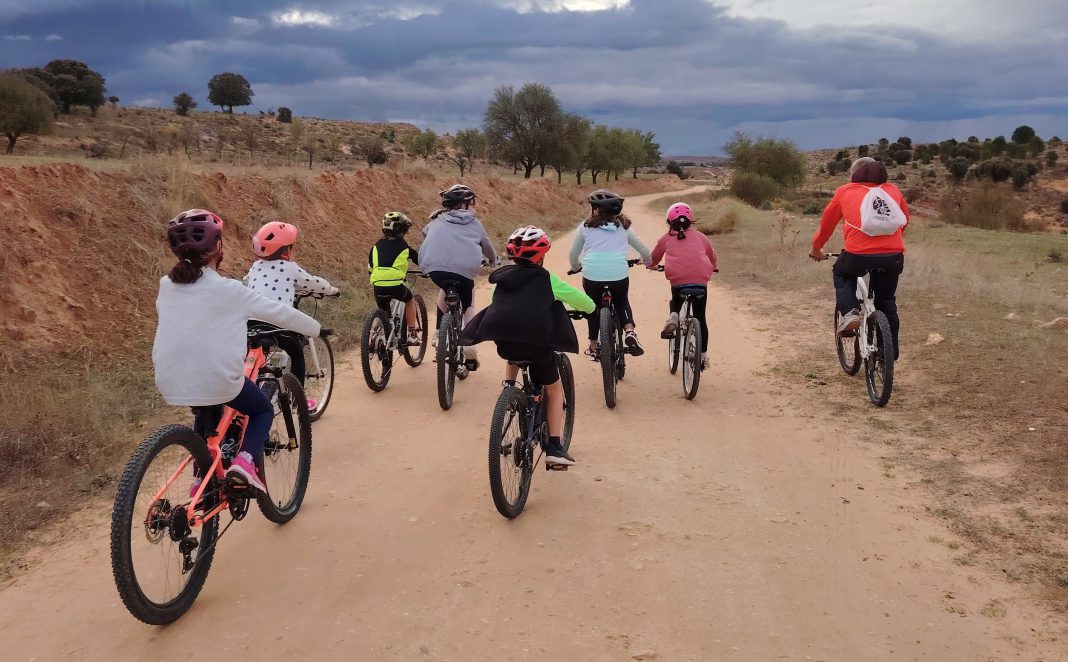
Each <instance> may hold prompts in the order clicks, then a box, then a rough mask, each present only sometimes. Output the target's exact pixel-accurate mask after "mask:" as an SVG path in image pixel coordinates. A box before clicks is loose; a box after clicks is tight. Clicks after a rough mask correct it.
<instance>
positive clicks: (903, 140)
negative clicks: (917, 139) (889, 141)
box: [897, 136, 912, 149]
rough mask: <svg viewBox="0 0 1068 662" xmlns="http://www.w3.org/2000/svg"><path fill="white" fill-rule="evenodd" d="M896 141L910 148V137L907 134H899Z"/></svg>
mask: <svg viewBox="0 0 1068 662" xmlns="http://www.w3.org/2000/svg"><path fill="white" fill-rule="evenodd" d="M897 143H898V144H899V145H901V146H902V147H904V148H905V149H912V138H909V137H908V136H901V137H900V138H898V139H897Z"/></svg>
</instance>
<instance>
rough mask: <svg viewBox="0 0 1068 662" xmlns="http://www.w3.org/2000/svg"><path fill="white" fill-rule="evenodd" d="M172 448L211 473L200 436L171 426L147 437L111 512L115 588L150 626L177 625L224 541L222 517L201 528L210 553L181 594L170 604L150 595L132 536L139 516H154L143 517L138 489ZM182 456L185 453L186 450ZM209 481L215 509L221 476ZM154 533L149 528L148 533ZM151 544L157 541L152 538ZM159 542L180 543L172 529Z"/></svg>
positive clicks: (203, 545) (201, 543)
mask: <svg viewBox="0 0 1068 662" xmlns="http://www.w3.org/2000/svg"><path fill="white" fill-rule="evenodd" d="M171 446H179V447H180V448H182V449H184V450H185V451H186V452H188V454H189V455H192V456H193V461H194V463H195V464H194V466H195V467H197V468H198V471H201V472H206V470H207V469H208V468H209V467H210V466H211V453H210V451H208V446H207V444H206V443H205V442H204V440H203V439H202V438H201V437H200V435H198V434H197V433H195V432H193V430H192V429H190V428H189V427H187V426H185V425H165V426H163V427H162V428H160V429H158V430H156V431H155V432H153V433H152V434H150V435H149V436H148V437H146V438H145V439H144V440H143V441H142V442H141V444H140V445H138V447H137V450H135V451H134V454H133V455H132V456H131V457H130V460H129V461H128V462H127V463H126V467H125V469H123V472H122V477H121V478H120V479H119V487H118V490H117V491H116V493H115V505H114V508H113V509H112V513H111V572H112V574H113V575H114V578H115V587H116V589H118V592H119V597H120V598H121V599H122V603H123V604H124V605H126V609H127V610H129V612H130V613H131V614H132V615H133V616H134V618H136V619H137V620H139V621H141V622H143V623H148V624H149V625H164V624H166V623H173V622H174V621H176V620H178V619H179V618H180V617H181V616H182V615H183V614H184V613H185V612H187V611H188V610H189V608H190V607H191V606H192V605H193V602H194V601H195V600H196V598H197V595H199V594H200V591H201V589H202V588H203V587H204V582H205V581H206V580H207V578H208V571H209V570H211V562H212V559H213V558H214V557H215V542H216V540H217V539H218V526H219V520H218V518H216V517H213V518H212V519H210V520H208V521H207V522H205V523H204V524H203V525H202V526H201V528H200V536H199V538H200V540H199V541H198V542H199V545H198V549H204V550H207V551H205V552H204V554H203V556H200V555H198V556H197V558H196V560H195V561H194V562H193V568H192V570H190V571H189V572H188V573H184V574H185V575H187V576H188V581H186V583H185V586H184V587H183V588H182V589H181V590H180V591H179V593H178V595H176V596H174V597H173V598H172V599H170V600H167V601H165V602H156V601H154V600H153V599H152V598H150V597H149V596H148V595H146V594H145V591H144V589H143V588H142V586H141V584H140V583H139V581H138V574H137V572H136V568H135V567H134V566H135V561H134V554H133V550H132V549H131V536H132V535H133V534H134V533H135V529H134V525H133V522H134V517H138V519H139V520H141V521H143V522H145V523H146V524H147V520H148V517H149V515H148V513H147V512H146V513H144V514H141V515H138V513H137V512H136V511H137V495H138V492H139V490H138V488H139V487H140V486H141V482H142V481H143V480H144V477H145V474H146V473H147V471H148V469H149V467H150V466H151V465H152V460H153V459H155V458H156V457H157V456H159V455H160V454H161V453H162V452H163V451H164V450H166V449H167V448H168V447H171ZM179 454H180V455H184V454H183V453H181V451H179ZM208 480H209V481H210V482H209V484H208V486H207V487H206V488H205V491H204V494H205V495H209V496H207V498H205V499H204V506H205V508H208V509H210V508H212V507H214V506H215V505H216V504H217V503H218V495H217V492H216V490H215V488H214V484H215V477H214V476H212V477H210V478H208ZM185 487H186V486H185V485H184V484H183V485H179V486H178V489H179V490H181V489H184V488H185ZM152 505H155V504H152ZM183 509H184V507H183ZM171 512H173V509H172V510H171ZM141 526H145V524H142V525H141ZM150 535H151V534H149V532H148V530H147V527H146V536H150ZM149 542H150V543H151V538H150V537H149ZM157 542H160V543H165V544H166V543H171V544H173V543H174V541H173V540H171V538H170V536H169V535H168V534H167V533H163V535H162V536H161V537H160V539H159V540H158V541H157ZM143 574H145V573H143Z"/></svg>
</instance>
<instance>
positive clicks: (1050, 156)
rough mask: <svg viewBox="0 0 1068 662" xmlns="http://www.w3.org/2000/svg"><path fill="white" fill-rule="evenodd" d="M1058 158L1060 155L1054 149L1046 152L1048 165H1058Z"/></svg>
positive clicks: (1050, 166)
mask: <svg viewBox="0 0 1068 662" xmlns="http://www.w3.org/2000/svg"><path fill="white" fill-rule="evenodd" d="M1058 158H1060V157H1059V156H1058V155H1057V152H1054V151H1053V150H1052V149H1051V150H1050V151H1048V152H1046V166H1047V167H1049V168H1052V167H1053V166H1055V165H1057V159H1058Z"/></svg>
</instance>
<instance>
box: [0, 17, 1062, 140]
mask: <svg viewBox="0 0 1068 662" xmlns="http://www.w3.org/2000/svg"><path fill="white" fill-rule="evenodd" d="M54 58H75V59H80V60H84V61H86V62H87V63H88V64H89V65H90V66H91V67H93V68H94V69H96V70H98V71H100V72H101V73H102V74H104V76H105V77H106V78H107V85H108V91H109V93H110V94H115V95H117V96H119V97H120V98H121V99H122V102H123V103H124V104H133V103H138V104H141V105H169V103H170V99H171V98H172V97H173V96H174V95H175V94H177V93H178V92H181V91H188V92H190V93H191V94H193V96H194V97H197V98H198V99H200V100H201V108H202V109H206V108H207V102H206V100H204V97H205V96H206V94H207V81H208V79H209V78H210V77H211V76H212V75H213V74H215V73H218V72H220V71H237V72H240V73H242V74H244V75H245V76H246V77H247V78H248V79H249V80H250V81H251V82H252V85H253V88H254V90H255V92H256V96H255V106H254V108H255V109H267V108H268V107H272V106H273V107H277V106H279V105H286V106H290V107H292V108H293V109H294V111H295V112H296V113H297V114H300V115H314V116H319V117H331V118H347V119H362V120H393V121H406V122H413V123H415V124H417V125H420V126H422V127H431V128H434V129H435V130H439V131H449V130H455V129H458V128H462V127H465V126H477V125H478V124H480V123H481V116H482V111H483V110H484V108H485V105H486V102H487V101H488V99H489V98H490V95H491V94H492V92H493V90H494V88H496V87H498V86H500V85H504V84H515V85H517V86H518V85H521V84H523V83H525V82H531V81H536V82H543V83H547V84H549V85H550V86H551V87H552V88H553V90H554V91H555V92H556V94H557V96H558V97H559V98H560V100H561V102H562V103H563V105H564V106H565V108H567V109H568V110H572V111H576V112H580V113H583V114H585V115H587V116H589V117H592V118H593V119H595V120H597V121H599V122H603V123H606V124H612V125H617V126H626V127H640V128H644V129H649V130H653V131H655V132H656V134H657V136H658V137H659V140H660V142H661V144H662V145H663V146H664V148H665V151H666V152H668V153H674V154H706V153H718V152H719V151H720V147H721V146H722V144H723V143H724V142H725V141H726V139H727V138H728V137H729V136H730V135H731V134H732V132H733V131H735V130H737V129H742V130H748V131H751V132H754V133H762V134H768V135H776V136H781V137H787V138H791V139H793V140H795V141H796V142H797V143H798V144H800V145H801V146H802V147H804V148H815V147H824V146H841V145H849V144H855V143H859V142H874V141H875V140H876V139H878V138H879V137H882V136H887V137H889V138H891V139H893V138H896V137H897V136H898V135H910V136H912V137H913V138H914V139H919V140H935V139H942V138H945V137H950V136H956V137H958V138H964V137H967V136H968V135H971V134H975V135H979V136H981V137H985V136H993V135H998V134H1008V133H1011V131H1012V129H1013V128H1014V127H1016V126H1017V125H1019V124H1023V123H1027V124H1031V125H1032V126H1034V127H1035V128H1036V129H1037V130H1038V132H1039V134H1040V135H1043V136H1047V137H1048V136H1051V135H1054V134H1060V135H1061V136H1062V137H1065V138H1068V1H1066V0H1013V1H1011V2H1010V1H1009V0H938V1H937V2H935V1H934V0H886V1H884V2H873V1H872V0H445V1H437V0H395V1H394V2H389V1H388V0H381V1H375V2H364V1H361V0H350V1H347V2H341V1H332V0H304V1H302V0H255V1H252V0H0V67H8V66H16V67H22V66H40V65H43V64H44V63H45V62H47V61H48V60H50V59H54Z"/></svg>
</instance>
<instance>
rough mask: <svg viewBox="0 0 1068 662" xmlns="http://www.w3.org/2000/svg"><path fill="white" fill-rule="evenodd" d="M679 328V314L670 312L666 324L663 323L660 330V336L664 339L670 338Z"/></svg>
mask: <svg viewBox="0 0 1068 662" xmlns="http://www.w3.org/2000/svg"><path fill="white" fill-rule="evenodd" d="M678 330H679V314H678V313H671V315H670V316H669V317H668V320H667V324H665V325H664V330H663V331H661V332H660V337H661V338H663V339H664V340H671V339H672V338H674V337H675V332H676V331H678Z"/></svg>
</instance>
